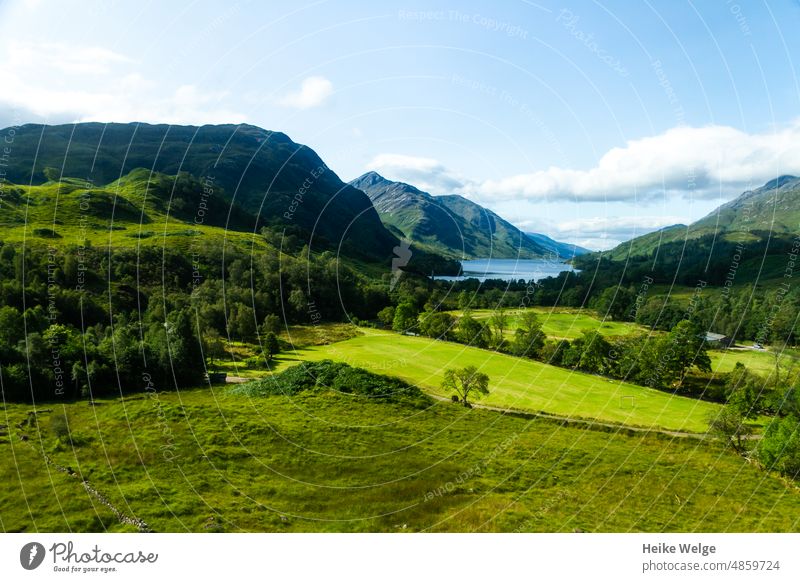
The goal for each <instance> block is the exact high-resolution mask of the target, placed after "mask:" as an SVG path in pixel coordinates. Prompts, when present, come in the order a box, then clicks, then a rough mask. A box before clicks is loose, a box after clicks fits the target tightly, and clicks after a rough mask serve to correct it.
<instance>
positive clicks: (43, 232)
mask: <svg viewBox="0 0 800 582" xmlns="http://www.w3.org/2000/svg"><path fill="white" fill-rule="evenodd" d="M203 188H204V184H203V182H201V181H200V180H198V179H197V178H195V177H193V176H191V175H189V174H186V173H181V174H179V175H177V176H168V175H166V174H161V173H158V172H150V171H149V170H145V169H142V168H138V169H135V170H133V171H132V172H131V173H130V174H128V175H126V176H123V177H122V178H120V179H119V180H115V181H114V182H111V183H109V184H104V185H98V184H94V183H92V182H89V181H87V180H82V179H78V178H64V179H63V180H60V181H57V182H45V183H44V184H40V185H36V186H19V185H11V184H5V185H4V195H3V196H2V197H1V198H0V229H2V239H3V242H4V243H12V244H13V243H20V242H23V241H24V242H25V244H26V245H27V246H34V247H35V246H44V245H47V246H70V245H82V244H84V243H89V244H92V245H94V246H104V245H111V246H113V247H116V248H125V247H130V246H138V245H145V246H150V245H165V244H166V245H169V246H170V247H173V248H188V247H189V245H190V244H202V245H204V246H208V244H209V243H210V242H211V241H214V242H219V243H221V242H222V241H223V239H225V240H226V241H227V242H228V243H229V244H235V245H238V246H240V247H241V248H243V249H244V248H248V247H249V245H251V244H256V245H257V246H263V245H264V243H263V240H262V237H260V236H255V237H254V236H253V232H254V231H257V227H258V226H259V225H260V224H262V221H260V220H258V219H257V218H256V217H255V216H254V215H252V214H250V213H248V212H246V211H244V210H242V209H241V208H239V207H238V206H236V205H232V204H231V203H230V200H229V199H228V197H227V196H226V195H225V193H224V192H222V191H217V192H216V194H215V195H214V196H203ZM201 204H202V206H201ZM254 241H255V242H254Z"/></svg>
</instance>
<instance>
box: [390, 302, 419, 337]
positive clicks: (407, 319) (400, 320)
mask: <svg viewBox="0 0 800 582" xmlns="http://www.w3.org/2000/svg"><path fill="white" fill-rule="evenodd" d="M416 325H417V309H416V308H415V307H414V306H413V305H412V304H411V303H408V302H404V303H401V304H400V305H398V306H397V308H396V309H395V310H394V320H392V329H393V330H395V331H399V332H400V333H404V332H407V331H409V330H411V329H413V328H414V327H415V326H416Z"/></svg>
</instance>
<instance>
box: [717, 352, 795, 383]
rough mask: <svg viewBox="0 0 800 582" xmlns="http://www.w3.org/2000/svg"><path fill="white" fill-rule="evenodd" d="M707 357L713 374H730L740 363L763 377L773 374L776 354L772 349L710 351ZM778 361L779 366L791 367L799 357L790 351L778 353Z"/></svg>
mask: <svg viewBox="0 0 800 582" xmlns="http://www.w3.org/2000/svg"><path fill="white" fill-rule="evenodd" d="M708 355H709V356H711V369H712V370H713V371H714V372H730V371H731V370H733V368H734V367H735V366H736V363H737V362H741V363H742V364H744V365H745V366H747V368H748V369H749V370H752V371H753V372H756V373H757V374H761V375H762V376H764V377H766V376H769V375H770V374H772V373H774V372H775V355H776V352H775V351H774V350H773V349H772V348H770V349H768V350H750V349H730V350H712V351H709V352H708ZM778 359H779V364H780V365H781V366H789V367H791V366H797V365H799V364H800V355H798V353H797V351H796V350H792V349H787V350H783V351H780V352H779V358H778Z"/></svg>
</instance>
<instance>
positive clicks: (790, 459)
mask: <svg viewBox="0 0 800 582" xmlns="http://www.w3.org/2000/svg"><path fill="white" fill-rule="evenodd" d="M757 451H758V458H759V460H760V461H761V462H762V463H763V464H764V466H765V467H766V468H767V469H771V470H775V471H778V472H779V473H781V474H782V475H785V476H787V477H791V478H793V479H797V478H799V477H800V421H799V420H798V419H797V418H796V417H795V416H787V417H785V418H775V419H773V420H772V421H771V422H770V423H769V424H768V425H767V428H766V430H765V431H764V437H763V438H762V439H761V442H759V444H758V449H757Z"/></svg>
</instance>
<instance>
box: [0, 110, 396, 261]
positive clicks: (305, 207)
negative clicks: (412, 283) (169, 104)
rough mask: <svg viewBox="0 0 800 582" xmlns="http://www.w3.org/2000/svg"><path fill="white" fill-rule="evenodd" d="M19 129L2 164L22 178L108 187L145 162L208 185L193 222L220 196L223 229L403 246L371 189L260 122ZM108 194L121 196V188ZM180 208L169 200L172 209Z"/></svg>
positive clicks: (364, 254) (381, 252)
mask: <svg viewBox="0 0 800 582" xmlns="http://www.w3.org/2000/svg"><path fill="white" fill-rule="evenodd" d="M13 129H14V132H13V133H9V131H7V130H4V132H3V133H4V134H6V135H13V136H14V138H13V139H14V141H13V144H12V146H11V147H10V153H9V154H8V155H7V156H5V157H4V159H3V162H4V164H5V165H4V167H3V170H5V178H6V180H7V181H8V182H11V183H14V184H19V185H26V186H38V185H44V184H46V183H55V182H58V181H62V180H63V179H64V178H75V179H78V180H83V181H86V182H87V183H88V184H89V185H100V186H102V185H107V184H112V183H114V182H115V181H117V180H120V179H121V178H124V177H125V176H128V175H129V174H131V172H132V171H133V170H136V169H141V168H145V169H146V171H154V172H157V173H159V175H165V176H177V175H178V174H180V173H186V174H188V175H190V176H192V177H194V178H195V179H196V181H197V183H199V184H201V187H200V188H199V189H198V188H195V190H194V191H193V193H192V196H193V199H192V200H190V201H188V202H187V205H188V207H189V208H188V210H187V212H188V216H187V217H186V218H188V220H189V221H191V220H192V219H193V216H194V215H195V214H197V211H198V209H199V208H200V206H199V204H200V201H201V200H205V201H206V202H208V201H210V200H212V199H214V198H217V199H218V202H211V204H215V205H216V207H215V208H214V211H213V212H210V211H206V213H205V214H206V216H208V217H210V216H212V215H213V217H214V218H213V220H215V221H216V222H217V223H218V224H219V225H220V226H226V225H227V224H228V223H229V220H233V223H232V224H230V226H231V227H242V228H244V227H245V226H246V227H247V228H249V229H250V231H251V232H252V231H253V230H254V229H256V228H258V227H259V226H260V225H272V226H276V227H278V228H288V229H289V230H290V231H292V232H295V233H296V234H298V235H299V236H300V237H301V238H303V239H304V240H305V241H306V242H307V243H308V244H309V246H310V247H311V248H312V250H321V249H333V250H340V251H341V252H342V253H343V254H349V255H350V256H354V257H360V258H364V259H365V260H369V261H378V260H380V261H382V262H383V261H389V260H390V258H391V257H392V255H393V252H392V249H393V248H394V247H395V246H396V245H397V244H398V243H399V241H398V239H397V238H396V237H395V236H394V235H393V234H392V233H390V232H389V231H388V230H387V229H386V228H385V227H384V225H383V224H382V222H381V220H380V218H379V216H378V214H377V212H375V209H374V208H373V206H372V203H371V202H370V200H369V198H368V197H367V196H366V195H365V194H364V193H363V192H360V191H359V190H357V189H356V188H353V187H351V186H349V185H347V184H345V183H343V182H342V181H341V180H340V179H339V177H338V176H337V175H336V174H335V173H334V172H333V171H332V170H331V169H330V168H328V167H327V166H326V165H325V164H324V162H323V161H322V160H321V159H320V157H319V156H318V155H317V154H316V153H315V152H314V151H313V150H312V149H310V148H308V147H307V146H304V145H301V144H297V143H295V142H293V141H292V140H291V139H289V137H287V136H286V135H284V134H282V133H279V132H274V131H267V130H264V129H261V128H259V127H255V126H252V125H204V126H201V127H195V126H176V125H149V124H145V123H130V124H121V123H109V124H104V123H77V124H70V125H38V124H27V125H22V126H20V127H17V128H13ZM108 193H109V195H110V196H112V199H113V195H114V192H113V191H109V192H108ZM222 196H225V198H224V200H223V199H222V198H221V197H222ZM185 206H186V205H185ZM181 211H182V210H181V209H180V208H176V207H175V206H172V207H171V212H172V213H175V212H178V213H180V212H181ZM247 216H249V221H248V220H245V218H246V217H247ZM243 221H244V222H247V224H246V225H245V224H243Z"/></svg>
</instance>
